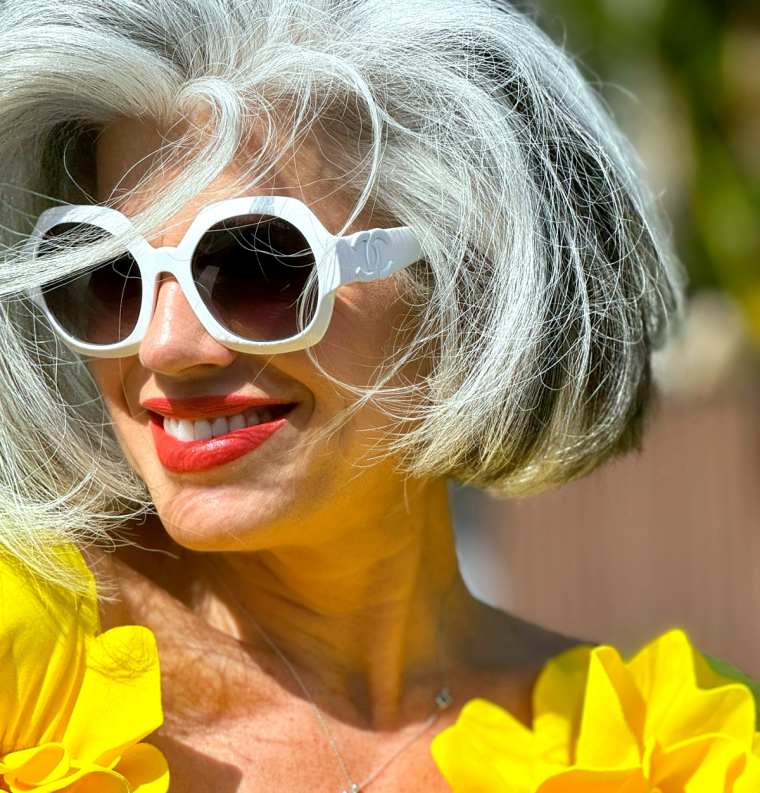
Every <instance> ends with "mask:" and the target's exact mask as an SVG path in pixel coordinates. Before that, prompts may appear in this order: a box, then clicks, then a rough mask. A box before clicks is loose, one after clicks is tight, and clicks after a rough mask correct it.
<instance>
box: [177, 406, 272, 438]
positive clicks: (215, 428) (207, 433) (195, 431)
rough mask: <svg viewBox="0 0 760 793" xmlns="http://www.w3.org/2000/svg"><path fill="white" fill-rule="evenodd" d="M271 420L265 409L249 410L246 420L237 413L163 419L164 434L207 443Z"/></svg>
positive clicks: (270, 415)
mask: <svg viewBox="0 0 760 793" xmlns="http://www.w3.org/2000/svg"><path fill="white" fill-rule="evenodd" d="M271 420H272V413H271V411H270V410H268V409H267V408H261V409H257V410H251V412H250V415H249V416H248V419H247V420H246V417H245V415H243V414H242V413H237V414H236V415H234V416H226V417H225V416H217V417H216V418H214V419H198V420H197V421H190V420H189V419H174V418H169V417H168V416H167V417H165V418H164V432H166V434H167V435H171V436H172V437H173V438H176V439H177V440H178V441H184V442H188V441H208V440H211V439H212V438H218V437H219V436H220V435H226V434H227V433H228V432H236V431H237V430H242V429H244V428H245V427H255V426H257V425H258V424H264V423H265V422H267V421H271Z"/></svg>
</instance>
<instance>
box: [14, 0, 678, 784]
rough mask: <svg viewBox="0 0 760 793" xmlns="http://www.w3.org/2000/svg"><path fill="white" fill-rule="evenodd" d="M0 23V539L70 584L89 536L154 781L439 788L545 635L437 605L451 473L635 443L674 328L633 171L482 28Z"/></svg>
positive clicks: (548, 56) (517, 685) (214, 6)
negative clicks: (451, 761) (141, 657)
mask: <svg viewBox="0 0 760 793" xmlns="http://www.w3.org/2000/svg"><path fill="white" fill-rule="evenodd" d="M0 29H2V30H3V32H4V35H3V36H2V39H0V63H1V64H2V67H1V68H2V72H1V73H0V81H1V86H2V87H1V89H0V90H1V91H2V94H1V95H2V101H1V102H0V118H1V119H2V123H0V151H1V152H2V156H1V157H0V163H2V165H1V166H0V167H2V168H3V169H4V173H3V176H2V180H0V181H2V185H3V187H2V190H3V212H4V216H3V221H2V223H3V233H4V235H5V242H6V245H7V246H8V251H7V255H6V260H5V263H4V265H3V267H2V294H3V295H4V296H5V297H4V302H3V330H2V332H3V349H4V350H5V351H6V357H5V361H4V363H3V368H2V378H3V379H2V387H1V388H0V399H2V410H3V415H4V422H3V424H2V426H1V427H0V429H1V431H2V437H3V447H2V448H3V458H4V466H3V471H2V476H3V478H4V481H3V493H4V497H3V526H4V529H3V531H4V534H3V542H4V545H5V546H6V548H8V549H9V550H10V551H13V552H14V553H15V554H17V555H18V556H19V557H21V558H22V559H24V560H25V563H26V564H27V565H28V566H30V567H32V568H36V570H37V571H38V572H39V573H42V574H43V575H46V576H47V577H48V578H49V579H53V580H55V581H57V582H58V583H59V584H60V583H65V584H67V585H68V586H69V587H73V588H74V589H76V588H77V587H79V588H80V589H82V588H85V589H86V588H87V581H88V579H87V573H86V571H83V570H81V569H79V571H78V572H77V571H76V569H75V568H76V565H74V566H73V567H72V566H71V565H69V566H68V567H67V566H65V565H62V564H61V555H60V552H59V551H58V550H56V549H57V548H59V546H60V545H61V543H62V542H64V541H71V540H74V541H76V542H78V543H79V544H80V545H84V544H89V545H90V548H89V555H88V560H89V563H90V566H91V568H92V569H93V570H94V571H95V572H96V574H97V575H98V577H99V579H100V582H101V585H102V586H106V587H110V590H108V591H107V594H108V593H109V592H110V594H111V595H112V597H111V598H110V599H109V598H106V599H104V600H103V602H102V603H101V606H102V610H103V615H102V617H103V622H104V627H109V626H118V625H132V624H137V625H144V626H147V627H148V628H150V629H151V630H152V631H153V633H154V634H155V637H156V640H157V643H158V649H159V655H160V658H161V664H162V680H163V708H164V724H163V726H162V727H161V729H160V730H159V731H158V732H156V733H155V734H154V735H153V736H151V737H150V738H149V741H150V742H151V743H153V744H154V745H155V746H157V747H159V748H160V749H161V751H162V752H163V753H164V755H165V756H166V758H167V760H168V763H169V767H170V768H171V774H172V790H173V791H174V790H176V791H207V790H214V791H219V792H220V793H223V792H224V791H233V790H239V791H248V790H251V791H252V790H257V791H262V790H265V791H269V790H278V789H281V788H285V787H287V788H288V789H293V790H304V791H305V790H309V791H325V793H327V792H328V791H336V793H339V791H341V790H345V789H349V790H351V789H353V790H364V789H365V788H368V787H371V789H372V790H373V791H377V793H382V792H383V791H390V790H425V791H430V793H432V792H433V791H444V790H448V789H450V787H449V783H447V781H446V778H445V776H444V773H446V776H448V777H449V780H451V779H453V777H454V776H455V772H451V773H449V772H447V771H446V768H444V766H445V765H446V762H445V761H443V760H440V758H439V762H440V763H441V767H439V765H437V764H436V761H435V760H434V759H433V757H432V756H431V752H430V744H431V740H432V739H433V737H434V736H435V735H436V734H438V733H440V732H441V731H442V730H443V729H444V728H446V727H448V726H450V725H452V724H453V723H454V722H455V720H456V718H457V714H459V713H460V712H461V710H462V708H463V706H464V705H465V703H467V702H468V701H470V700H472V699H474V698H476V697H479V698H484V699H486V700H488V701H490V702H491V703H495V705H498V706H500V708H503V709H504V710H506V711H507V712H509V713H510V714H513V717H514V718H516V719H517V720H518V721H520V722H525V723H529V722H530V718H531V692H532V689H533V685H534V682H535V679H536V676H537V674H538V673H539V671H540V670H541V668H542V666H543V665H544V664H545V663H546V661H547V659H549V658H551V657H553V656H555V655H557V654H558V653H560V652H562V651H564V650H566V649H568V648H569V647H571V646H572V645H573V644H574V642H571V641H569V640H567V639H565V638H564V637H561V636H557V635H553V634H550V633H547V632H546V631H543V630H541V629H539V628H537V627H535V626H531V625H527V624H524V623H522V622H520V621H519V620H517V619H515V618H513V617H511V616H509V615H507V614H505V613H502V612H499V611H496V610H494V609H491V608H488V607H487V606H485V605H483V604H482V603H479V602H477V601H476V600H474V599H473V598H472V597H471V596H470V595H469V594H468V592H467V590H466V589H465V587H464V586H463V584H462V581H461V578H460V576H459V572H458V568H457V560H456V554H455V551H454V544H453V539H452V532H451V525H450V518H449V510H448V502H447V492H446V479H447V478H448V477H454V478H456V479H459V480H460V481H464V482H468V483H471V484H474V485H478V486H481V487H487V488H492V489H494V490H497V491H499V492H503V493H508V494H522V493H529V492H534V491H537V490H540V489H543V488H548V487H551V486H555V485H558V484H561V483H563V482H566V481H568V480H570V479H572V478H575V477H578V476H581V475H583V474H585V473H587V472H589V471H591V470H592V469H593V468H595V467H596V466H597V465H599V464H600V463H601V462H603V461H605V460H607V459H608V458H610V457H612V456H613V455H616V454H619V453H622V452H624V451H626V450H627V449H629V448H631V447H633V446H636V445H637V444H638V443H639V440H640V437H641V429H642V423H643V420H644V415H645V411H646V406H647V403H648V401H649V398H650V388H651V386H650V377H649V373H650V364H649V356H650V353H651V351H652V349H653V348H654V347H656V346H657V345H658V344H659V343H660V342H661V340H662V338H663V336H664V334H665V332H666V331H667V329H668V326H669V323H670V321H671V317H672V316H673V315H674V313H675V312H676V310H677V306H678V300H679V298H678V285H677V281H678V278H677V272H676V270H675V268H674V266H673V264H672V262H671V259H670V254H669V252H668V250H667V246H666V245H665V244H664V243H663V240H662V236H661V233H660V231H659V227H658V224H657V220H656V217H655V214H654V212H653V209H652V206H651V202H650V200H649V199H648V197H647V194H646V192H645V190H644V189H643V188H642V186H641V184H640V183H639V181H638V179H637V177H636V173H635V167H634V166H633V165H632V159H631V156H630V154H629V152H628V148H627V145H626V144H625V142H624V141H623V140H622V139H621V138H620V136H619V134H618V133H617V131H616V130H615V128H614V126H613V125H612V124H611V122H610V121H609V119H608V118H607V116H606V115H605V113H604V111H603V110H602V109H601V108H600V105H599V103H598V101H597V99H596V98H595V97H594V96H593V94H592V93H591V92H590V91H589V90H588V88H587V87H586V86H585V85H584V84H583V82H582V81H581V79H580V78H579V76H578V73H577V71H576V69H575V68H574V66H573V65H572V63H571V62H570V60H569V59H568V58H567V57H566V56H565V55H563V54H562V53H561V52H560V51H559V50H558V49H557V48H556V47H554V46H553V45H552V44H551V43H550V42H548V41H547V40H546V39H545V38H544V37H543V36H542V35H541V34H540V33H539V32H538V30H537V29H536V28H535V26H534V25H533V24H532V23H531V22H530V20H528V19H526V18H525V17H524V16H521V15H520V14H518V13H517V12H516V11H514V10H513V9H512V8H511V7H509V6H506V5H503V4H495V3H491V2H485V0H456V2H447V1H445V0H414V2H409V0H403V2H401V1H399V2H396V1H395V0H382V2H379V0H351V2H338V1H337V0H308V2H303V1H302V2H290V0H271V2H266V1H265V0H261V1H256V2H253V1H252V0H232V1H229V0H224V2H222V0H160V2H159V0H134V2H124V0H67V2H65V3H59V2H55V3H51V2H50V0H23V2H22V1H21V0H8V1H7V2H5V3H4V5H3V6H2V9H1V10H0ZM363 232H369V233H363ZM104 262H105V264H104ZM146 511H147V514H148V517H147V518H144V519H143V520H142V522H140V520H139V518H140V515H144V514H145V513H146ZM125 522H126V523H127V525H128V527H129V530H130V532H129V534H127V535H119V534H116V535H115V536H117V537H119V536H127V537H129V539H130V540H134V544H130V545H128V546H126V547H120V548H119V549H118V550H117V552H116V553H114V554H106V555H103V554H102V552H99V551H95V550H93V548H94V546H93V545H92V542H93V541H102V540H103V539H104V537H106V536H108V535H106V532H107V531H112V530H113V529H114V527H115V526H117V525H119V524H120V523H121V524H124V523H125ZM111 536H114V535H113V534H112V535H111ZM32 548H33V549H35V553H34V554H32V552H31V551H30V549H32ZM149 551H160V552H158V553H157V552H149ZM28 575H31V573H29V574H28ZM109 634H110V631H109V633H107V634H105V635H106V636H108V635H109ZM534 706H535V703H534ZM104 718H105V716H104ZM109 718H110V717H109ZM113 719H114V720H115V723H116V722H118V715H114V716H113ZM151 729H152V728H151ZM449 734H451V733H449ZM15 748H16V749H20V748H21V749H23V748H25V747H23V746H16V747H15ZM4 751H8V747H7V746H6V747H5V748H4ZM104 763H105V760H104V761H103V762H102V763H101V764H104ZM8 767H10V765H9V766H8ZM441 768H443V771H444V773H442V770H441ZM0 770H2V769H1V768H0ZM117 770H118V768H117ZM124 774H125V776H127V773H126V772H124ZM50 778H51V779H52V777H50ZM6 782H7V780H6ZM39 784H40V785H42V784H43V783H42V782H40V783H39ZM45 784H48V783H45ZM56 784H58V787H57V788H50V789H69V788H61V785H62V784H63V783H60V784H59V783H56ZM130 784H131V785H132V788H130V789H137V788H138V787H139V784H138V783H134V782H131V783H130ZM452 784H453V783H452ZM473 784H474V783H473ZM25 789H26V788H25ZM71 789H72V790H73V789H78V788H74V787H72V788H71ZM104 789H105V788H104ZM146 789H147V788H146ZM455 789H461V788H455ZM473 789H475V788H473ZM505 789H506V788H505Z"/></svg>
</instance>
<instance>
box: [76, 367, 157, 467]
mask: <svg viewBox="0 0 760 793" xmlns="http://www.w3.org/2000/svg"><path fill="white" fill-rule="evenodd" d="M87 366H88V369H89V371H90V374H91V375H92V377H93V379H94V380H95V384H96V385H97V387H98V391H99V392H100V395H101V397H102V398H103V403H104V404H105V407H106V412H107V413H108V416H109V418H110V419H111V423H112V426H113V428H114V430H115V432H116V437H117V438H118V440H119V442H120V444H121V446H122V449H123V450H124V453H125V455H126V457H127V460H128V461H129V463H130V465H131V466H132V467H133V468H135V470H139V464H138V461H137V460H136V459H135V457H136V454H135V452H136V451H137V449H136V443H138V442H139V443H140V444H141V445H142V444H144V443H145V439H144V437H143V436H144V433H145V427H147V417H146V418H145V420H141V415H142V413H143V411H142V408H141V407H140V405H139V402H137V403H136V404H132V403H131V401H130V400H129V398H128V395H127V389H126V387H125V383H127V382H128V379H129V377H130V375H131V374H132V373H134V372H135V370H136V368H137V367H138V366H139V363H138V358H137V356H132V357H130V358H93V359H90V361H89V362H88V364H87ZM143 425H144V426H143Z"/></svg>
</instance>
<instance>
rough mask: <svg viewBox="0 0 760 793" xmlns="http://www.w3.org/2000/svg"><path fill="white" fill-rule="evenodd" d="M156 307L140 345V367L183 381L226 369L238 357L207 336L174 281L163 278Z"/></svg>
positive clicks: (159, 285) (171, 277)
mask: <svg viewBox="0 0 760 793" xmlns="http://www.w3.org/2000/svg"><path fill="white" fill-rule="evenodd" d="M156 291H157V295H156V305H155V309H154V311H153V316H152V317H151V321H150V325H149V326H148V330H147V332H146V334H145V338H143V340H142V342H141V344H140V361H141V362H142V364H143V366H145V367H147V368H148V369H151V370H152V371H154V372H157V373H159V374H164V375H169V376H171V377H185V376H192V375H194V374H202V373H207V372H208V370H209V369H210V368H212V369H221V368H224V367H226V366H229V365H230V364H231V363H232V362H233V361H234V360H235V358H236V357H237V353H236V352H235V351H234V350H230V349H229V348H227V347H225V346H224V345H223V344H220V343H219V342H218V341H217V340H216V339H214V338H213V337H212V336H210V335H209V333H208V331H207V330H206V329H205V328H204V327H203V325H202V324H201V322H200V320H199V319H198V317H197V316H196V315H195V312H194V311H193V309H192V308H191V307H190V304H189V303H188V302H187V298H186V297H185V293H184V292H183V291H182V287H180V285H179V283H177V279H176V278H175V277H174V276H173V275H167V274H162V275H161V276H160V278H159V282H158V284H157V285H156Z"/></svg>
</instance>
